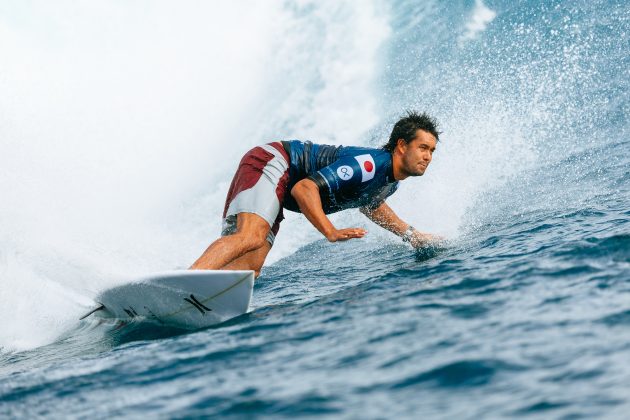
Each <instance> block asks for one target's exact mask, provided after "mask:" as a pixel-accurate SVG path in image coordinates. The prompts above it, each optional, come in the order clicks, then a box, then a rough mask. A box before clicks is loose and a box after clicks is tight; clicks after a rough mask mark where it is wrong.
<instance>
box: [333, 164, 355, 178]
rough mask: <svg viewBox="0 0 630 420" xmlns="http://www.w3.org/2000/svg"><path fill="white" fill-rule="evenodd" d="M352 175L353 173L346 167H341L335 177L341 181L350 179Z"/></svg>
mask: <svg viewBox="0 0 630 420" xmlns="http://www.w3.org/2000/svg"><path fill="white" fill-rule="evenodd" d="M353 175H354V171H353V170H352V168H351V167H350V166H348V165H343V166H340V167H338V168H337V176H338V177H339V178H341V179H342V180H343V181H347V180H349V179H352V176H353Z"/></svg>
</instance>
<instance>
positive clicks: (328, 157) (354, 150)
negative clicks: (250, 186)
mask: <svg viewBox="0 0 630 420" xmlns="http://www.w3.org/2000/svg"><path fill="white" fill-rule="evenodd" d="M282 144H283V146H284V148H285V150H286V151H287V153H288V154H289V185H288V189H287V194H285V196H284V201H283V203H282V205H283V207H284V208H286V209H287V210H291V211H296V212H299V211H300V208H299V207H298V205H297V202H296V201H295V199H294V198H293V197H292V196H291V194H290V191H291V189H292V188H293V186H294V185H295V184H297V183H298V182H299V181H301V180H302V179H304V178H309V179H310V180H312V181H313V182H315V184H317V186H318V187H319V193H320V197H321V200H322V208H323V209H324V213H326V214H330V213H335V212H337V211H340V210H344V209H349V208H357V207H366V208H370V209H374V208H376V207H378V206H380V205H381V204H382V203H383V202H384V201H385V199H386V198H387V197H389V196H390V195H392V194H393V193H394V192H395V191H396V189H397V188H398V182H397V181H396V180H395V179H394V172H393V168H392V155H391V153H389V152H388V151H386V150H383V149H373V148H368V147H354V146H329V145H324V144H314V143H311V142H310V141H304V142H302V141H300V140H290V141H283V142H282Z"/></svg>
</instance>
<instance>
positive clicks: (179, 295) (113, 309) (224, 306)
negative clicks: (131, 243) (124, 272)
mask: <svg viewBox="0 0 630 420" xmlns="http://www.w3.org/2000/svg"><path fill="white" fill-rule="evenodd" d="M253 288H254V272H253V271H231V270H181V271H168V272H163V273H156V274H151V275H148V276H145V277H141V278H138V279H134V280H131V281H129V282H128V283H124V284H121V285H119V286H115V287H112V288H110V289H107V290H104V291H102V292H101V293H99V294H98V295H97V296H96V298H95V300H96V302H98V306H97V307H96V308H93V309H92V310H91V311H90V312H88V313H87V314H86V315H84V316H83V317H81V319H83V318H85V317H87V316H90V315H92V314H93V315H94V316H95V317H98V318H102V319H109V320H119V321H123V322H152V323H156V324H161V325H168V326H173V327H177V328H184V329H190V330H194V329H199V328H204V327H208V326H211V325H215V324H218V323H221V322H224V321H227V320H228V319H230V318H234V317H236V316H239V315H242V314H244V313H246V312H247V309H248V308H249V302H250V301H251V298H252V292H253Z"/></svg>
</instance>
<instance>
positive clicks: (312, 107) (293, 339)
mask: <svg viewBox="0 0 630 420" xmlns="http://www.w3.org/2000/svg"><path fill="white" fill-rule="evenodd" d="M0 39H1V41H0V55H2V56H3V57H5V58H4V59H3V60H2V61H3V63H2V65H0V90H1V91H3V92H5V93H4V94H2V95H1V96H2V98H1V99H0V165H2V170H0V193H1V194H0V195H1V196H2V197H3V198H2V199H1V201H0V295H1V296H0V318H1V319H2V322H1V323H2V325H1V326H0V417H2V418H38V417H41V418H64V419H72V418H77V419H94V418H206V417H208V418H210V417H212V418H258V417H260V418H282V417H291V418H293V417H307V418H310V417H325V418H335V419H337V418H375V419H376V418H435V419H453V418H458V419H477V418H506V417H508V418H512V417H518V418H521V417H523V418H543V419H550V418H553V419H556V418H557V419H578V418H607V419H625V418H628V416H629V415H630V414H629V413H630V136H629V128H630V125H629V123H628V115H629V113H630V91H629V87H630V83H629V82H630V54H629V52H630V5H629V4H628V3H627V2H625V1H603V0H594V1H590V0H589V1H586V0H577V1H561V0H558V1H524V0H523V1H498V0H497V1H490V0H485V1H483V2H482V1H480V0H476V1H452V2H451V1H448V2H447V1H431V0H426V1H374V2H368V1H365V2H363V1H362V2H337V1H299V2H298V1H285V2H266V3H265V4H264V5H260V4H257V3H255V2H245V1H238V2H212V3H211V4H206V3H205V2H191V3H186V4H181V5H180V4H178V5H174V4H172V3H168V2H149V1H142V2H135V3H133V4H131V3H126V2H111V3H107V4H103V5H98V6H97V5H96V4H94V3H76V2H65V1H61V2H55V4H54V5H51V4H47V3H43V2H31V1H27V2H20V3H19V4H18V3H12V4H11V3H9V2H0ZM406 109H417V110H421V111H427V112H429V113H431V114H432V115H434V116H435V117H436V118H437V119H438V121H439V122H440V126H441V130H442V132H443V134H442V135H441V141H440V143H439V144H438V147H437V151H436V153H435V155H434V160H433V162H432V164H431V166H430V167H429V169H428V171H427V174H426V175H425V176H423V177H421V178H419V179H413V180H408V181H404V182H403V183H402V184H403V185H402V186H401V188H400V190H399V191H398V192H397V193H396V194H395V195H394V196H393V197H392V198H391V200H389V201H388V202H389V203H390V205H391V207H392V208H394V209H395V210H396V211H397V212H398V213H399V214H400V215H401V217H403V218H404V219H405V220H408V221H409V222H411V223H413V224H414V225H415V226H416V228H418V229H419V230H421V231H426V232H432V233H437V234H440V235H442V236H444V237H446V238H447V240H446V241H445V242H444V243H441V244H439V245H436V246H431V247H426V248H423V249H419V250H414V249H412V248H410V247H409V246H407V245H406V244H404V243H402V242H400V241H399V240H398V238H396V237H394V236H393V235H390V234H389V233H385V232H382V231H381V230H380V228H378V227H377V226H375V225H373V224H371V223H370V222H369V221H367V220H365V219H364V218H363V217H362V216H361V215H360V214H359V213H358V212H355V211H349V212H345V213H341V214H339V215H335V216H333V222H334V223H335V224H336V225H337V226H338V227H346V226H347V227H350V226H361V227H365V228H366V229H368V231H369V234H368V235H367V236H366V238H365V239H362V240H354V241H349V242H345V243H335V244H332V243H328V242H326V241H325V240H323V239H322V238H321V236H319V234H318V233H317V232H316V231H315V230H314V229H313V228H312V227H310V226H309V225H308V223H307V222H305V221H304V220H303V218H301V217H300V216H299V215H295V214H287V219H286V220H285V221H284V222H283V224H282V227H281V230H280V234H279V236H278V240H277V243H276V245H275V247H274V249H273V250H272V253H271V255H270V257H269V260H268V262H267V265H266V266H265V267H264V269H263V271H262V275H261V276H260V277H259V278H258V279H257V281H256V284H255V288H254V294H253V300H252V304H251V307H250V312H249V313H247V314H245V315H243V316H240V317H238V318H235V319H233V320H230V321H228V322H226V323H224V324H222V325H219V326H216V327H212V328H209V329H205V330H201V331H195V332H189V333H183V332H181V331H170V330H164V329H161V328H153V327H147V326H137V325H130V326H126V327H124V328H122V329H112V328H111V327H108V326H104V325H101V324H98V323H97V322H95V321H93V320H90V319H87V320H84V321H78V317H79V316H80V315H81V314H82V313H83V312H85V311H86V310H88V309H89V308H90V307H91V306H92V305H93V300H92V299H93V297H94V296H95V295H96V293H98V291H99V290H103V289H105V288H107V287H110V286H112V285H115V284H117V281H119V280H117V279H118V278H119V277H120V276H121V275H129V274H133V273H137V274H142V273H148V272H152V271H160V270H167V269H173V268H185V267H187V266H188V265H189V264H190V263H191V262H192V261H194V259H195V258H196V257H197V256H198V255H199V254H200V253H201V252H202V251H203V249H205V247H206V246H207V245H208V243H210V242H211V241H212V240H213V239H214V238H215V237H216V236H217V235H218V233H219V229H220V212H221V210H222V206H223V197H224V196H225V193H226V191H227V187H228V185H229V182H230V180H231V175H232V173H233V171H234V169H235V167H236V162H238V159H239V157H240V155H241V154H242V153H244V152H245V151H246V150H247V149H248V148H250V147H253V146H254V145H256V144H259V143H263V142H266V141H271V140H276V139H280V138H303V139H306V138H309V139H312V140H313V141H319V142H322V143H330V144H355V145H358V144H362V145H369V146H375V147H376V146H378V145H380V144H382V143H384V142H385V141H386V140H387V137H388V135H389V131H390V130H391V126H392V124H393V122H395V121H396V120H397V118H398V117H400V116H401V115H402V114H403V112H404V111H405V110H406Z"/></svg>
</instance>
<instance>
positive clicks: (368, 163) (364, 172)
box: [354, 154, 376, 182]
mask: <svg viewBox="0 0 630 420" xmlns="http://www.w3.org/2000/svg"><path fill="white" fill-rule="evenodd" d="M354 158H355V159H356V160H357V162H359V166H360V167H361V182H366V181H369V180H370V179H372V178H374V174H375V173H376V165H375V164H374V159H373V158H372V155H369V154H365V155H359V156H355V157H354Z"/></svg>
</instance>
